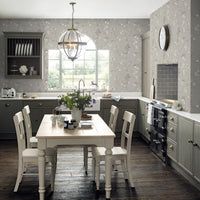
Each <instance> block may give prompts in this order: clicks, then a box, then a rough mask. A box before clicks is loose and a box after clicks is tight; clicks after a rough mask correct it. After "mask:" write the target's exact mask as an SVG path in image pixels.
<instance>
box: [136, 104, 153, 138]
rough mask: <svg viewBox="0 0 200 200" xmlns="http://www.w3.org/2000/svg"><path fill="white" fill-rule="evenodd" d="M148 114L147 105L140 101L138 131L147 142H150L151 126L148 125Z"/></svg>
mask: <svg viewBox="0 0 200 200" xmlns="http://www.w3.org/2000/svg"><path fill="white" fill-rule="evenodd" d="M147 112H148V111H147V103H145V102H143V101H139V112H138V114H137V118H138V130H139V132H140V133H141V134H142V135H143V136H144V137H145V138H146V139H147V140H150V135H149V133H148V130H150V125H149V124H148V123H147Z"/></svg>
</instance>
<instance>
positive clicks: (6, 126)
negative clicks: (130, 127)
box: [0, 100, 22, 139]
mask: <svg viewBox="0 0 200 200" xmlns="http://www.w3.org/2000/svg"><path fill="white" fill-rule="evenodd" d="M21 109H22V101H19V100H3V101H0V139H13V138H16V135H15V127H14V123H13V115H14V114H15V113H16V112H18V111H20V110H21Z"/></svg>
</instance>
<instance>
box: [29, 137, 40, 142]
mask: <svg viewBox="0 0 200 200" xmlns="http://www.w3.org/2000/svg"><path fill="white" fill-rule="evenodd" d="M30 143H38V139H37V138H36V137H31V138H30Z"/></svg>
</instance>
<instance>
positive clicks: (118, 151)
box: [94, 147, 127, 156]
mask: <svg viewBox="0 0 200 200" xmlns="http://www.w3.org/2000/svg"><path fill="white" fill-rule="evenodd" d="M94 151H95V155H96V156H105V151H106V148H105V147H95V150H94ZM112 153H113V154H112V156H120V155H122V156H123V155H124V156H126V155H127V150H126V149H123V148H121V147H113V148H112Z"/></svg>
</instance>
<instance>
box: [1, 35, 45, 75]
mask: <svg viewBox="0 0 200 200" xmlns="http://www.w3.org/2000/svg"><path fill="white" fill-rule="evenodd" d="M4 36H5V44H6V71H5V76H6V77H7V78H21V79H24V78H25V79H28V78H30V79H35V78H42V38H43V33H38V32H4ZM21 66H23V67H21ZM22 68H23V69H24V70H22ZM23 72H24V73H23Z"/></svg>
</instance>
